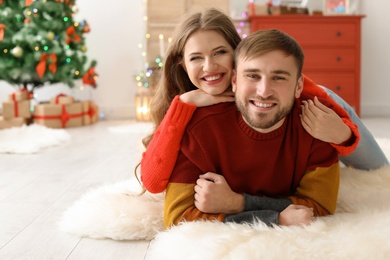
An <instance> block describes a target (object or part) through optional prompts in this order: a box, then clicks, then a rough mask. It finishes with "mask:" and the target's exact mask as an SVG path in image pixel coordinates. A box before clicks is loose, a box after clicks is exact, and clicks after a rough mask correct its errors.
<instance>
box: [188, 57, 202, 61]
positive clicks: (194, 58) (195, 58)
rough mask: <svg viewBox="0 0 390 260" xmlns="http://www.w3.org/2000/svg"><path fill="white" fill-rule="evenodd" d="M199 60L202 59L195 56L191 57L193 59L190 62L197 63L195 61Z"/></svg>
mask: <svg viewBox="0 0 390 260" xmlns="http://www.w3.org/2000/svg"><path fill="white" fill-rule="evenodd" d="M199 59H201V57H199V56H194V57H191V58H190V61H195V60H199Z"/></svg>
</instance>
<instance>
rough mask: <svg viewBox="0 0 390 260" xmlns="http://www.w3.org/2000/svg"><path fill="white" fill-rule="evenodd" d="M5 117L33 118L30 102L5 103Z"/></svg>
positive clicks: (10, 101) (8, 101) (9, 101)
mask: <svg viewBox="0 0 390 260" xmlns="http://www.w3.org/2000/svg"><path fill="white" fill-rule="evenodd" d="M3 117H4V118H5V119H11V118H14V117H23V118H25V119H28V118H31V111H30V100H22V101H12V100H7V101H3Z"/></svg>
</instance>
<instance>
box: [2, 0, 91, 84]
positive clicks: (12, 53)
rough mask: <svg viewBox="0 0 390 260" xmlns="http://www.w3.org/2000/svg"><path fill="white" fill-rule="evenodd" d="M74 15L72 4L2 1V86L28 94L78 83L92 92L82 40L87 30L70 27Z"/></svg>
mask: <svg viewBox="0 0 390 260" xmlns="http://www.w3.org/2000/svg"><path fill="white" fill-rule="evenodd" d="M77 12H78V8H77V6H76V3H75V0H35V1H33V0H0V80H4V81H6V82H8V83H10V84H12V85H15V86H17V87H18V88H28V89H29V90H30V91H33V90H34V89H35V88H38V87H42V86H44V85H45V84H54V83H60V82H62V83H65V84H66V85H68V86H69V87H73V86H74V85H75V83H74V81H75V80H77V79H82V80H83V83H84V84H88V85H91V86H93V87H96V81H95V80H96V77H97V75H96V73H95V69H94V67H95V66H96V61H91V62H89V64H87V63H88V59H87V55H86V51H87V47H86V45H85V38H84V34H85V33H88V32H89V30H90V28H89V25H88V23H87V22H86V21H81V22H76V21H74V18H73V17H74V15H75V14H76V13H77ZM87 65H89V66H87Z"/></svg>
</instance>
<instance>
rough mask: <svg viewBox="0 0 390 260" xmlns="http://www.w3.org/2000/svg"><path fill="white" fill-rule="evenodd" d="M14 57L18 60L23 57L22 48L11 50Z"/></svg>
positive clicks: (17, 47)
mask: <svg viewBox="0 0 390 260" xmlns="http://www.w3.org/2000/svg"><path fill="white" fill-rule="evenodd" d="M11 53H12V55H14V56H15V57H16V58H20V57H22V56H23V49H22V48H21V47H20V46H16V47H15V48H13V49H12V50H11Z"/></svg>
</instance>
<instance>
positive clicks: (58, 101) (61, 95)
mask: <svg viewBox="0 0 390 260" xmlns="http://www.w3.org/2000/svg"><path fill="white" fill-rule="evenodd" d="M66 96H67V95H65V94H63V93H61V94H58V95H57V96H56V99H55V103H56V104H58V103H60V98H61V97H66Z"/></svg>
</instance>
